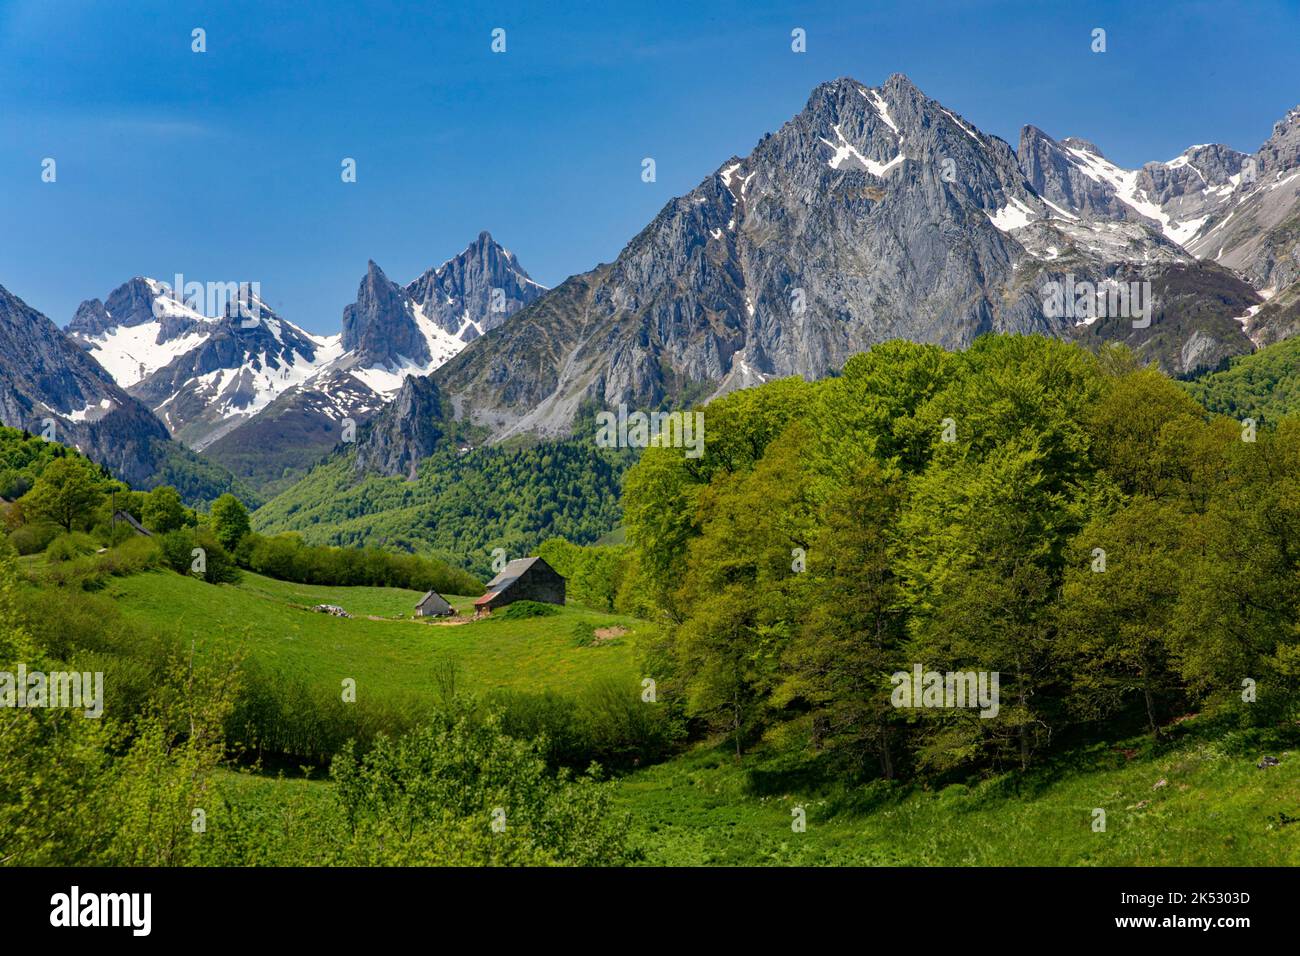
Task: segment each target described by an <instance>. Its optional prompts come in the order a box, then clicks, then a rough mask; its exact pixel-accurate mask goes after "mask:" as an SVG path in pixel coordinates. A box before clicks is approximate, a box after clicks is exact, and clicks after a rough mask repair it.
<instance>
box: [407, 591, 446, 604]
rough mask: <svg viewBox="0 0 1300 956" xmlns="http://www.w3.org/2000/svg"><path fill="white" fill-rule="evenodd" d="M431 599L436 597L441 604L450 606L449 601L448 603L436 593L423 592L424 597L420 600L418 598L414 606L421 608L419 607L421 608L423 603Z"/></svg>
mask: <svg viewBox="0 0 1300 956" xmlns="http://www.w3.org/2000/svg"><path fill="white" fill-rule="evenodd" d="M432 597H436V598H437V599H438V600H439V601H441V602H442V603H443V604H448V605H450V604H451V602H450V601H448V600H447V599H446V598H445V597H443V596H442V595H441V594H439V593H438V592H437V591H425V592H424V597H422V598H420V600H418V601H416V602H415V606H416V607H421V606H423V604H424V602H425V601H427V600H429V598H432Z"/></svg>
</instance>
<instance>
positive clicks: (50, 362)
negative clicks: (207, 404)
mask: <svg viewBox="0 0 1300 956" xmlns="http://www.w3.org/2000/svg"><path fill="white" fill-rule="evenodd" d="M0 424H4V425H8V426H9V427H11V428H23V429H26V430H27V431H29V432H32V433H33V434H49V435H52V437H53V439H54V440H56V441H59V442H61V443H63V444H65V445H70V446H73V447H75V448H77V449H79V450H80V451H82V452H83V453H85V454H86V455H87V456H88V457H90V458H91V459H93V460H94V461H97V462H99V463H100V464H103V465H105V466H106V467H107V468H108V469H109V470H110V471H112V472H113V473H114V474H115V475H117V476H118V477H120V478H122V479H123V480H125V481H127V482H129V483H131V484H135V485H140V484H143V483H145V482H147V481H148V479H149V478H150V477H151V476H153V475H154V474H155V473H156V472H157V471H158V467H159V463H160V461H161V459H162V458H163V457H164V456H165V449H164V448H163V447H162V446H165V445H167V444H168V438H167V430H166V429H165V428H164V427H163V426H162V423H161V422H159V421H158V419H156V418H155V417H154V416H153V415H152V413H150V411H149V409H147V408H146V407H144V405H142V404H141V403H140V402H138V401H137V400H135V399H134V398H132V397H131V396H130V395H128V394H127V393H126V392H124V391H123V390H122V389H121V388H120V387H118V385H117V384H116V383H115V382H114V381H113V379H112V376H110V375H109V374H108V373H107V372H106V371H105V370H104V369H103V368H102V367H100V366H99V365H98V364H97V363H96V362H95V360H94V359H92V358H91V357H90V356H89V355H87V354H86V352H85V351H84V350H83V349H81V348H80V347H78V346H77V345H76V344H75V343H74V342H72V341H71V340H70V339H69V338H68V337H67V336H66V335H64V334H63V333H62V332H61V331H59V329H58V327H57V326H56V325H55V324H54V323H53V322H51V321H50V320H49V319H48V318H46V317H45V316H44V315H42V314H41V313H39V312H37V311H36V310H35V309H33V308H31V307H30V306H28V305H27V304H26V303H25V302H23V301H22V300H21V299H19V298H18V297H17V296H15V295H13V294H12V293H10V292H9V291H8V290H7V289H5V288H4V287H2V286H0Z"/></svg>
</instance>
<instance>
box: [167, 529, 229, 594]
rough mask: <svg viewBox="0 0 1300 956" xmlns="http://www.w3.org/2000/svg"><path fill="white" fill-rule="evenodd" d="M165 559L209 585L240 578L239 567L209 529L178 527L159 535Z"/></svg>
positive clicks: (180, 570)
mask: <svg viewBox="0 0 1300 956" xmlns="http://www.w3.org/2000/svg"><path fill="white" fill-rule="evenodd" d="M159 544H160V546H161V548H162V555H163V560H164V562H165V563H166V564H167V566H168V567H169V568H171V569H172V570H173V571H175V572H176V573H177V574H193V575H195V576H196V577H201V578H203V580H205V581H207V582H208V583H209V584H221V583H227V582H231V581H237V580H239V569H238V568H237V567H236V566H235V562H234V560H233V559H232V558H231V557H230V555H229V553H227V551H226V549H225V548H223V547H222V546H221V542H220V541H218V540H217V538H216V536H215V535H214V534H213V533H212V532H211V531H209V530H208V529H207V528H178V529H177V530H175V531H169V532H167V533H166V534H164V535H162V536H161V537H160V538H159Z"/></svg>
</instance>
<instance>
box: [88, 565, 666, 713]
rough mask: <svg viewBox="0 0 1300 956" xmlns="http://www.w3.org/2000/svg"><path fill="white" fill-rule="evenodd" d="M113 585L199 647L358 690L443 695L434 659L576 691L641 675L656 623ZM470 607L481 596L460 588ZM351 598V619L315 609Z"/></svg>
mask: <svg viewBox="0 0 1300 956" xmlns="http://www.w3.org/2000/svg"><path fill="white" fill-rule="evenodd" d="M107 593H108V594H109V595H111V596H112V597H113V599H114V600H115V601H116V603H117V605H118V607H119V608H120V609H121V611H122V613H123V614H124V615H125V617H126V618H127V619H128V620H135V621H138V622H140V623H141V624H144V625H147V626H148V627H149V628H150V629H151V630H155V631H161V632H163V633H174V634H177V635H179V636H181V637H182V638H183V639H184V640H185V641H186V643H187V644H188V643H189V641H190V640H194V641H195V642H197V643H198V645H199V646H203V645H204V644H205V643H206V642H209V641H211V642H215V643H219V644H223V645H226V646H232V647H240V648H242V649H243V651H244V653H246V654H247V655H249V657H250V658H252V659H253V660H255V661H256V662H257V663H259V664H261V665H264V666H266V667H267V668H268V669H270V670H278V671H282V672H285V673H289V674H292V675H294V676H295V677H298V678H301V679H302V680H304V681H306V682H307V683H308V684H309V685H312V686H317V687H321V688H329V689H333V688H337V687H338V686H339V682H340V680H342V679H343V678H345V677H351V678H353V679H355V680H356V681H357V689H358V695H361V694H365V693H369V692H371V691H373V692H375V693H379V694H399V693H400V694H402V695H409V696H415V697H420V696H426V695H431V694H432V673H433V668H434V666H435V664H437V663H439V662H441V661H452V662H454V663H455V664H456V665H457V671H458V681H459V682H460V684H461V686H462V687H463V688H464V689H465V690H466V691H468V692H470V693H476V694H482V693H486V692H488V691H492V690H497V689H513V690H528V691H543V690H555V691H574V690H580V689H581V688H583V687H585V686H587V685H589V684H591V683H592V682H594V681H596V680H598V679H601V678H605V677H613V678H617V679H625V680H627V681H628V682H629V683H630V684H631V683H633V682H634V681H635V680H636V679H637V673H636V664H635V655H634V646H635V643H636V639H637V637H638V635H639V634H640V633H644V631H645V629H646V626H645V625H644V624H643V623H641V622H638V621H636V620H634V619H632V618H628V617H624V616H620V615H614V614H602V613H600V612H598V611H589V610H586V609H584V608H580V607H574V606H569V607H564V608H558V609H557V613H556V614H554V615H551V616H547V617H536V618H525V619H522V620H511V619H508V618H506V617H504V616H503V615H496V616H493V617H489V618H486V619H484V620H481V621H470V622H468V623H461V624H445V623H434V622H436V621H437V620H438V619H436V618H435V619H429V620H417V619H415V618H414V617H413V616H412V615H413V613H414V607H415V602H416V601H417V600H418V599H419V597H420V594H419V593H417V592H415V591H405V590H402V589H398V588H368V587H320V586H315V585H305V584H292V583H288V582H284V581H276V580H273V579H271V578H266V577H262V576H261V575H257V574H251V573H245V574H244V575H243V576H242V578H241V580H240V582H239V583H238V584H233V585H231V584H222V585H215V586H214V585H210V584H205V583H204V582H202V581H198V580H195V579H193V578H190V577H186V576H183V575H179V574H173V573H170V572H166V571H158V572H150V573H145V574H136V575H131V576H129V577H124V578H115V579H113V580H112V582H111V583H110V585H109V586H108V589H107ZM449 600H450V601H451V603H452V606H453V607H454V608H456V609H457V610H458V611H463V610H465V609H466V608H469V607H471V606H472V605H473V601H474V598H473V597H449ZM315 604H334V605H337V606H340V607H342V608H343V609H344V610H346V611H348V612H349V613H350V614H352V615H354V616H353V617H351V618H341V617H333V616H331V615H329V614H324V613H320V612H315V611H312V610H310V608H311V607H312V606H313V605H315ZM581 625H587V626H590V627H598V628H604V627H623V628H625V629H626V630H627V633H626V634H624V635H622V636H620V637H618V638H615V639H614V640H611V641H607V642H602V643H599V644H594V645H591V646H586V647H583V646H579V644H578V642H577V641H576V639H575V636H574V635H575V632H576V630H577V628H578V627H579V626H581Z"/></svg>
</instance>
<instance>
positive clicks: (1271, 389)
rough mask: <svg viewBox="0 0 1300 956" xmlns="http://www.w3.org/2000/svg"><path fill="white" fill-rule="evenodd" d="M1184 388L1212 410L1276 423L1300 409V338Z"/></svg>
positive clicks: (1237, 361) (1237, 360)
mask: <svg viewBox="0 0 1300 956" xmlns="http://www.w3.org/2000/svg"><path fill="white" fill-rule="evenodd" d="M1185 387H1186V388H1187V390H1188V391H1189V392H1191V394H1192V395H1193V396H1194V397H1195V398H1196V400H1197V401H1198V402H1200V403H1201V404H1202V405H1204V406H1205V407H1206V408H1208V409H1209V410H1210V411H1212V412H1215V413H1217V414H1220V415H1228V416H1230V417H1232V418H1236V419H1242V418H1253V419H1255V420H1256V421H1257V422H1260V423H1263V422H1270V423H1272V422H1276V421H1277V420H1278V419H1280V418H1281V417H1282V416H1283V415H1295V414H1296V413H1298V412H1300V337H1297V338H1290V339H1285V340H1283V341H1281V342H1278V343H1277V344H1276V345H1270V346H1268V347H1267V348H1262V349H1260V350H1259V351H1258V352H1254V353H1252V354H1250V355H1242V356H1239V357H1237V358H1234V359H1233V360H1232V361H1231V363H1230V364H1229V365H1228V367H1227V368H1225V369H1223V370H1221V371H1217V372H1211V373H1210V374H1208V375H1203V376H1201V377H1200V378H1199V379H1197V380H1196V381H1193V382H1187V383H1185Z"/></svg>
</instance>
